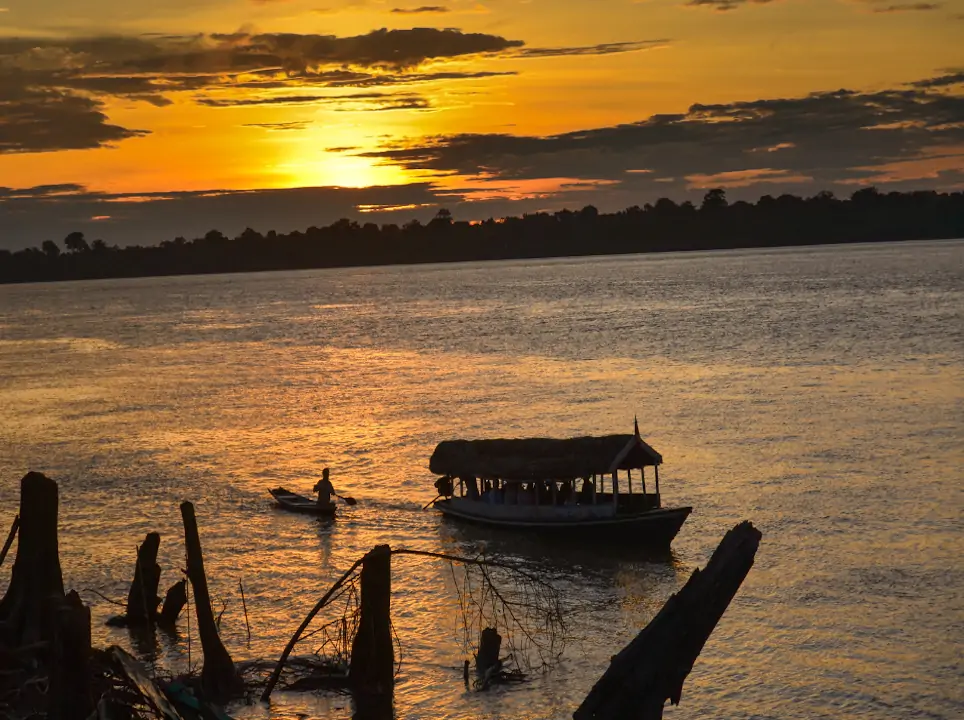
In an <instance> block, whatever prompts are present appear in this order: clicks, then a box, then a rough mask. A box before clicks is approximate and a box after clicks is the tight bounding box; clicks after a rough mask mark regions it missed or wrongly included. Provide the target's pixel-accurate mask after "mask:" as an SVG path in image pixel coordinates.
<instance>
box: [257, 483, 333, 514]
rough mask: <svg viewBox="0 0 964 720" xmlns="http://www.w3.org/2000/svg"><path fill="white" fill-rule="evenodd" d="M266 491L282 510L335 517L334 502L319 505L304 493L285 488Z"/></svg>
mask: <svg viewBox="0 0 964 720" xmlns="http://www.w3.org/2000/svg"><path fill="white" fill-rule="evenodd" d="M268 492H270V493H271V495H272V497H274V499H275V501H277V503H278V507H280V508H281V509H282V510H289V511H291V512H297V513H305V514H307V515H318V516H320V517H327V518H334V517H335V503H328V504H327V505H319V504H318V501H317V500H312V499H311V498H306V497H305V496H304V495H298V494H297V493H293V492H290V491H288V490H286V489H285V488H274V489H273V490H269V491H268Z"/></svg>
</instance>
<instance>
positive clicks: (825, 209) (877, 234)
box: [0, 188, 964, 284]
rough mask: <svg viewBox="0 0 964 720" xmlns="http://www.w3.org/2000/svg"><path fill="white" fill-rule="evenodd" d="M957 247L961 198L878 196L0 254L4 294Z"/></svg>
mask: <svg viewBox="0 0 964 720" xmlns="http://www.w3.org/2000/svg"><path fill="white" fill-rule="evenodd" d="M958 238H964V193H961V192H958V193H950V194H948V193H937V192H911V193H888V194H886V195H885V194H881V193H878V192H877V191H876V190H874V189H873V188H867V189H864V190H859V191H857V192H856V193H854V194H853V196H852V197H851V198H850V199H848V200H838V199H836V198H834V197H833V196H832V195H831V194H829V193H820V194H818V195H815V196H814V197H812V198H799V197H796V196H792V195H782V196H780V197H779V198H772V197H769V196H764V197H763V198H761V199H760V200H759V201H758V202H757V203H756V204H750V203H746V202H737V203H734V204H729V203H728V202H727V201H726V196H725V193H724V192H723V191H722V190H711V191H710V192H708V193H707V194H706V197H705V198H704V200H703V203H702V205H701V206H700V207H699V208H697V207H696V206H694V205H693V204H691V203H688V202H687V203H683V204H681V205H677V204H676V203H674V202H673V201H671V200H666V199H662V200H659V201H658V202H657V203H656V204H655V205H646V206H644V207H643V208H639V207H635V206H634V207H631V208H627V209H626V210H622V211H619V212H616V213H610V214H603V213H599V212H598V211H597V210H596V209H595V208H594V207H592V206H587V207H585V208H583V209H582V210H578V211H569V210H563V211H560V212H557V213H554V214H548V213H537V214H533V215H526V216H523V217H521V218H519V217H508V218H503V219H501V220H492V219H490V220H486V221H484V222H480V223H468V222H458V221H454V220H453V219H452V217H451V214H450V213H448V211H447V210H445V209H442V210H440V211H439V212H438V214H437V215H436V216H435V218H434V219H432V220H431V221H430V222H429V223H427V224H425V225H422V224H421V223H419V222H418V221H412V222H410V223H407V224H405V225H404V226H401V227H399V226H398V225H391V224H388V225H382V226H378V225H375V224H374V223H368V224H365V225H360V224H358V223H357V222H353V221H351V220H347V219H344V220H339V221H338V222H336V223H333V224H332V225H329V226H327V227H324V228H317V227H310V228H308V229H307V230H305V231H304V232H300V231H295V232H292V233H288V234H278V233H276V232H274V231H271V232H268V233H267V234H266V235H262V234H261V233H258V232H256V231H254V230H251V229H250V228H249V229H248V230H245V231H244V232H243V233H241V234H240V235H239V236H238V237H236V238H233V239H229V238H227V237H226V236H224V235H223V234H221V233H220V232H218V231H216V230H212V231H210V232H208V233H207V234H206V235H205V236H204V237H202V238H197V239H194V240H190V241H189V240H187V239H185V238H176V239H174V240H171V241H165V242H162V243H161V244H160V245H157V246H150V247H141V246H132V247H124V248H118V247H111V246H107V245H106V244H105V243H104V242H103V241H100V240H94V241H93V242H88V240H87V238H85V237H84V235H83V233H79V232H75V233H71V234H70V235H68V236H67V237H66V238H65V239H64V241H63V244H64V249H61V247H60V246H59V245H58V244H57V243H55V242H53V241H50V240H46V241H44V243H43V244H42V245H41V247H40V248H27V249H25V250H19V251H17V252H11V251H9V250H0V283H5V284H8V283H30V282H57V281H68V280H93V279H115V278H116V279H120V278H136V277H163V276H179V275H212V274H228V273H247V272H270V271H279V270H309V269H327V268H348V267H377V266H389V267H390V266H396V265H424V264H431V263H453V262H485V261H490V260H541V259H550V258H567V257H572V258H575V257H596V256H603V255H630V254H648V253H663V252H691V251H712V250H737V249H747V250H751V249H768V248H780V247H808V246H820V245H841V244H862V243H873V242H895V241H921V240H954V239H958Z"/></svg>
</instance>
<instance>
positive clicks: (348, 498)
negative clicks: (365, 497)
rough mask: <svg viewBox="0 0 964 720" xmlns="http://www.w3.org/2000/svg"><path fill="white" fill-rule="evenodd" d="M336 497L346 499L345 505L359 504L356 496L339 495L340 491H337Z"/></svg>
mask: <svg viewBox="0 0 964 720" xmlns="http://www.w3.org/2000/svg"><path fill="white" fill-rule="evenodd" d="M335 497H336V498H338V499H339V500H344V501H345V505H357V504H358V501H357V500H356V499H355V498H353V497H351V496H344V495H339V494H338V493H335Z"/></svg>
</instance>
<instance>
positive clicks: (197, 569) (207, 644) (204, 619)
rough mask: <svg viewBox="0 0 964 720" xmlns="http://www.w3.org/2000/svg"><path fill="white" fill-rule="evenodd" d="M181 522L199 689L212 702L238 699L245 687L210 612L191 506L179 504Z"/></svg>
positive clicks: (195, 519) (211, 611) (202, 559)
mask: <svg viewBox="0 0 964 720" xmlns="http://www.w3.org/2000/svg"><path fill="white" fill-rule="evenodd" d="M181 519H182V520H183V521H184V545H185V546H186V547H187V577H188V579H189V580H190V581H191V587H192V588H193V589H194V609H195V612H196V613H197V628H198V635H200V637H201V650H202V651H203V653H204V666H203V667H202V668H201V688H202V689H203V690H204V693H205V694H206V695H207V696H208V697H210V698H211V699H215V700H226V699H229V698H231V697H234V696H236V695H238V694H239V693H240V692H241V691H242V690H243V689H244V685H243V683H242V682H241V679H240V678H239V677H238V674H237V671H236V670H235V668H234V661H232V660H231V655H230V654H228V651H227V650H226V649H225V647H224V645H223V644H222V643H221V638H220V637H219V636H218V627H217V624H216V623H215V621H214V611H213V610H212V609H211V596H210V595H209V594H208V581H207V576H206V575H205V574H204V558H203V556H202V555H201V539H200V537H198V531H197V518H196V517H195V515H194V505H193V504H191V503H189V502H183V503H181Z"/></svg>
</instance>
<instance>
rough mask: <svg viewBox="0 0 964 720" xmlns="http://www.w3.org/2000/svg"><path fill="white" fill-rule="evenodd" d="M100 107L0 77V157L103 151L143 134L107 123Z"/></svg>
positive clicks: (56, 92)
mask: <svg viewBox="0 0 964 720" xmlns="http://www.w3.org/2000/svg"><path fill="white" fill-rule="evenodd" d="M102 107H103V104H102V103H101V102H99V101H97V100H94V99H92V98H89V97H83V96H80V95H72V94H69V93H64V92H58V91H56V90H49V89H37V88H33V87H29V86H27V85H24V84H23V83H22V82H21V81H19V79H18V78H16V77H5V76H3V75H0V153H23V152H48V151H53V150H79V149H88V148H96V147H102V146H104V145H110V144H112V143H115V142H118V141H120V140H124V139H126V138H131V137H137V136H139V135H144V134H146V133H145V131H143V130H129V129H127V128H122V127H120V126H118V125H112V124H110V123H108V122H107V116H106V115H105V114H104V113H103V112H101V108H102Z"/></svg>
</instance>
